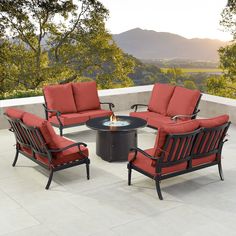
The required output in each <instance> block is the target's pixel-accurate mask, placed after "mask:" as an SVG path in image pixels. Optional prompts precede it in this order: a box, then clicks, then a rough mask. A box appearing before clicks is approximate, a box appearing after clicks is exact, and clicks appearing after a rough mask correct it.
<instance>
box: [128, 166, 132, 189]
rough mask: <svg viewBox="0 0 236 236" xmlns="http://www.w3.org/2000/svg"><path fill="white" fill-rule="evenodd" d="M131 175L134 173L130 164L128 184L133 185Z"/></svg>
mask: <svg viewBox="0 0 236 236" xmlns="http://www.w3.org/2000/svg"><path fill="white" fill-rule="evenodd" d="M131 175H132V168H131V166H130V165H129V164H128V185H131Z"/></svg>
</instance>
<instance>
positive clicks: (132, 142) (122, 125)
mask: <svg viewBox="0 0 236 236" xmlns="http://www.w3.org/2000/svg"><path fill="white" fill-rule="evenodd" d="M116 119H117V121H110V117H98V118H94V119H90V120H88V121H87V122H86V125H87V126H88V127H89V128H90V129H93V130H96V131H97V135H96V154H97V155H98V156H100V157H101V158H102V159H103V160H105V161H109V162H113V161H127V158H128V153H129V150H130V148H131V147H136V146H137V129H138V128H142V127H145V126H146V125H147V122H146V121H145V120H143V119H141V118H137V117H131V116H116Z"/></svg>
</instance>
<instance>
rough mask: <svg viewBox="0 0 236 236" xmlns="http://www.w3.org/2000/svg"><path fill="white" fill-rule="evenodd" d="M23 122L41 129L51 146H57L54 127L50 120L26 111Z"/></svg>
mask: <svg viewBox="0 0 236 236" xmlns="http://www.w3.org/2000/svg"><path fill="white" fill-rule="evenodd" d="M23 122H24V123H25V124H26V125H27V126H31V127H36V128H38V129H39V130H40V131H41V134H42V136H43V138H44V140H45V142H46V144H47V145H48V147H49V148H56V147H57V145H56V140H55V139H56V137H57V134H56V133H55V131H54V129H53V128H52V126H51V124H50V122H49V121H47V120H45V119H42V118H40V117H38V116H35V115H33V114H31V113H28V112H25V113H24V115H23Z"/></svg>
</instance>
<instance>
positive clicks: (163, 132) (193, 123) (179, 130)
mask: <svg viewBox="0 0 236 236" xmlns="http://www.w3.org/2000/svg"><path fill="white" fill-rule="evenodd" d="M198 127H199V122H198V121H197V120H188V121H183V122H181V123H176V124H168V125H163V126H162V127H160V128H159V129H158V134H157V137H156V142H155V146H154V149H155V153H154V155H155V156H159V155H160V153H161V150H163V147H164V144H165V142H166V138H167V135H168V134H183V133H188V132H192V131H194V130H196V129H197V128H198Z"/></svg>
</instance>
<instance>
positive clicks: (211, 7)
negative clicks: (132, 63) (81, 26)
mask: <svg viewBox="0 0 236 236" xmlns="http://www.w3.org/2000/svg"><path fill="white" fill-rule="evenodd" d="M100 1H101V2H102V3H103V4H104V6H105V7H106V8H107V9H108V10H109V12H110V16H109V18H108V20H107V21H106V28H107V29H108V30H109V31H110V33H112V34H119V33H122V32H125V31H128V30H131V29H133V28H141V29H144V30H154V31H156V32H168V33H172V34H178V35H180V36H182V37H185V38H187V39H192V38H201V39H204V38H208V39H219V40H222V41H230V40H232V36H231V35H230V34H229V33H228V32H223V31H222V30H223V28H222V27H221V26H220V24H219V21H220V19H221V15H220V14H221V12H222V10H223V8H224V7H225V6H226V4H227V0H217V1H215V0H179V1H174V0H166V1H163V0H145V1H144V0H138V1H137V0H136V1H135V0H112V1H111V0H100Z"/></svg>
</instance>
